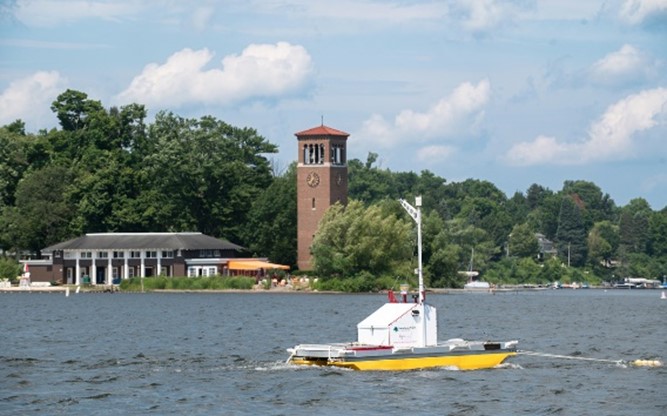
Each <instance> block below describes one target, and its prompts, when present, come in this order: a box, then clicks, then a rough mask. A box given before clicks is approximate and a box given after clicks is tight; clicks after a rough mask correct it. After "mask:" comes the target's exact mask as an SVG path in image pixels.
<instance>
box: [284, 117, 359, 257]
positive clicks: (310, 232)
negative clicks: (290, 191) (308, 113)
mask: <svg viewBox="0 0 667 416" xmlns="http://www.w3.org/2000/svg"><path fill="white" fill-rule="evenodd" d="M295 136H296V138H297V144H298V164H297V168H296V170H297V186H296V192H297V246H298V247H297V265H298V267H299V269H300V270H311V269H312V254H311V246H312V244H313V238H314V237H315V233H316V232H317V227H318V226H319V222H320V220H321V219H322V216H324V213H325V211H326V210H327V208H329V207H330V206H331V205H333V204H335V203H336V202H340V203H341V204H347V138H348V137H349V134H348V133H345V132H344V131H340V130H336V129H334V128H331V127H327V126H325V125H324V124H322V125H320V126H317V127H314V128H312V129H308V130H304V131H300V132H298V133H295Z"/></svg>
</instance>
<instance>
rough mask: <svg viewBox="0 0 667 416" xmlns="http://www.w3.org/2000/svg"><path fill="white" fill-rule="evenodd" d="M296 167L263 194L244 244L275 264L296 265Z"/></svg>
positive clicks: (253, 209) (252, 212)
mask: <svg viewBox="0 0 667 416" xmlns="http://www.w3.org/2000/svg"><path fill="white" fill-rule="evenodd" d="M296 220H297V219H296V164H294V163H292V164H291V165H290V166H289V168H288V170H287V171H286V172H285V173H284V174H283V175H281V176H279V177H276V178H274V180H273V182H272V183H271V185H269V187H268V188H266V189H265V190H264V191H262V192H261V193H260V194H259V195H258V197H257V199H256V200H255V202H254V203H253V205H252V208H251V209H250V212H249V214H248V227H246V228H245V232H244V238H243V241H244V244H245V245H246V246H247V247H248V248H249V249H250V251H251V252H254V253H256V254H258V255H261V256H267V257H268V258H269V259H270V260H271V261H274V262H277V263H281V264H288V265H292V266H294V265H296V249H297V239H296V232H297V225H296Z"/></svg>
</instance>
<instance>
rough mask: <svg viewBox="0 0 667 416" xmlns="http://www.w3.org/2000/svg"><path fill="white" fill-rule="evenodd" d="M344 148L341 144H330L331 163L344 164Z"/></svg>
mask: <svg viewBox="0 0 667 416" xmlns="http://www.w3.org/2000/svg"><path fill="white" fill-rule="evenodd" d="M343 150H344V148H343V146H342V145H339V144H337V145H333V146H331V163H333V164H334V165H344V164H345V155H344V151H343Z"/></svg>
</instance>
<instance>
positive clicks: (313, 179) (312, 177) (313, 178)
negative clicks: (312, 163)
mask: <svg viewBox="0 0 667 416" xmlns="http://www.w3.org/2000/svg"><path fill="white" fill-rule="evenodd" d="M306 183H307V184H308V186H310V187H311V188H314V187H316V186H317V185H319V184H320V175H318V174H317V173H315V172H310V173H309V174H308V176H307V177H306Z"/></svg>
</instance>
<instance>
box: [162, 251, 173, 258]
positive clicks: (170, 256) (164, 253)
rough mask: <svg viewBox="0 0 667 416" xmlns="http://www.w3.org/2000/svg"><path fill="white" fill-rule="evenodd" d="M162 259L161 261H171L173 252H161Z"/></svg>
mask: <svg viewBox="0 0 667 416" xmlns="http://www.w3.org/2000/svg"><path fill="white" fill-rule="evenodd" d="M162 258H163V259H173V258H174V252H173V251H172V250H167V251H163V252H162Z"/></svg>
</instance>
